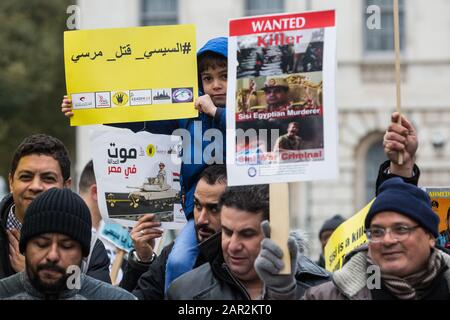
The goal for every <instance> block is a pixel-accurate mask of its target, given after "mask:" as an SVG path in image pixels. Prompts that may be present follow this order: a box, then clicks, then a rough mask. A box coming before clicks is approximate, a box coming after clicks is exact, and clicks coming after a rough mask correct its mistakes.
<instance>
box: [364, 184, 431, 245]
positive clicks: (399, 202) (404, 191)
mask: <svg viewBox="0 0 450 320" xmlns="http://www.w3.org/2000/svg"><path fill="white" fill-rule="evenodd" d="M383 211H394V212H397V213H399V214H402V215H404V216H407V217H408V218H411V219H413V220H414V221H416V222H417V223H418V224H419V225H420V226H421V227H422V228H424V229H425V230H427V231H429V232H430V233H431V234H432V235H433V236H434V237H436V238H437V237H438V236H439V233H438V226H439V217H438V216H437V214H435V213H434V212H433V210H431V200H430V197H429V196H428V194H427V193H426V192H425V191H423V190H422V189H420V188H418V187H416V186H415V185H412V184H410V183H406V182H404V181H403V179H401V178H398V177H395V178H391V179H388V180H387V181H385V182H383V183H382V184H381V186H380V189H379V193H378V196H377V198H376V199H375V201H374V202H373V204H372V206H371V207H370V210H369V212H368V213H367V216H366V220H365V223H364V225H365V227H366V229H367V228H369V227H370V222H371V221H372V219H373V217H374V216H375V215H376V214H377V213H380V212H383Z"/></svg>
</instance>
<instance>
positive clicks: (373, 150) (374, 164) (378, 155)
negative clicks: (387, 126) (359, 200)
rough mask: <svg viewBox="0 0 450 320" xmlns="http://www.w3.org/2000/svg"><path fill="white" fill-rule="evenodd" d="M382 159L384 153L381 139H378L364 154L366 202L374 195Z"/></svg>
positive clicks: (384, 157)
mask: <svg viewBox="0 0 450 320" xmlns="http://www.w3.org/2000/svg"><path fill="white" fill-rule="evenodd" d="M384 161H386V155H385V154H384V150H383V140H378V141H377V142H375V143H373V144H372V145H371V146H370V147H369V149H368V150H367V154H366V166H365V169H366V172H365V173H366V174H365V176H366V179H365V180H366V197H365V200H366V201H365V202H366V203H368V202H369V201H370V200H372V199H373V197H375V188H376V182H377V177H378V170H379V168H380V164H382V163H383V162H384Z"/></svg>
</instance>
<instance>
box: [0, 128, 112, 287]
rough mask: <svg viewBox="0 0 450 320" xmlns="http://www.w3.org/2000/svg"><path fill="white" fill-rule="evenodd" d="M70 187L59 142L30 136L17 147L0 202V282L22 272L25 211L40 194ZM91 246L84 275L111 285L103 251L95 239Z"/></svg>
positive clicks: (66, 155) (67, 161)
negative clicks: (22, 236) (22, 231)
mask: <svg viewBox="0 0 450 320" xmlns="http://www.w3.org/2000/svg"><path fill="white" fill-rule="evenodd" d="M71 184H72V178H71V176H70V157H69V153H68V151H67V149H66V147H65V146H64V144H63V143H62V142H61V141H60V140H59V139H57V138H55V137H52V136H49V135H47V134H33V135H31V136H28V137H26V138H25V139H24V140H23V141H22V143H21V144H20V145H19V146H18V147H17V149H16V151H15V152H14V155H13V158H12V161H11V168H10V172H9V189H10V191H11V192H10V193H9V194H7V195H6V196H5V197H4V198H3V199H2V200H1V201H0V279H1V278H6V277H9V276H11V275H13V274H15V273H17V272H21V271H23V270H24V269H25V258H24V256H23V255H22V254H20V252H19V251H20V250H19V239H20V233H21V229H22V223H23V220H24V218H25V210H26V209H27V207H28V206H29V205H30V203H31V202H32V201H33V200H34V199H35V198H36V197H37V196H38V195H39V194H41V193H42V192H44V191H46V190H48V189H50V188H70V187H71ZM93 243H94V244H93V245H92V250H91V253H90V255H89V257H88V258H87V259H86V263H85V264H84V266H83V272H85V273H86V274H87V275H89V276H91V277H93V278H95V279H98V280H102V281H105V282H108V283H111V279H110V277H109V269H108V267H109V259H108V256H107V254H106V251H105V247H104V246H103V244H102V242H101V241H100V240H98V239H97V240H96V241H95V239H93Z"/></svg>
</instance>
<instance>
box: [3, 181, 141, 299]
mask: <svg viewBox="0 0 450 320" xmlns="http://www.w3.org/2000/svg"><path fill="white" fill-rule="evenodd" d="M91 228H92V222H91V216H90V213H89V208H88V207H87V205H86V204H85V203H84V201H83V199H81V197H80V196H78V195H77V194H75V193H73V192H72V191H71V190H69V189H58V188H51V189H49V190H48V191H45V192H44V193H42V194H40V195H39V196H37V197H36V199H34V201H33V202H31V204H30V205H29V206H28V208H27V210H26V214H25V219H24V222H23V225H22V232H21V237H20V243H19V249H20V252H21V253H22V254H23V255H24V256H25V271H22V272H19V273H16V274H14V275H12V276H10V277H8V278H5V279H2V280H0V298H1V299H8V300H57V299H58V300H135V299H136V298H135V297H134V296H133V295H132V294H130V293H128V292H126V291H125V290H123V289H120V288H115V287H113V286H111V285H110V284H107V283H105V282H102V281H99V280H96V279H94V278H91V277H89V276H87V275H85V274H83V273H82V272H81V264H82V261H83V258H84V257H87V256H88V255H89V251H90V245H91Z"/></svg>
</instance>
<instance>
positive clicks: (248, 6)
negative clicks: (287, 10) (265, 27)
mask: <svg viewBox="0 0 450 320" xmlns="http://www.w3.org/2000/svg"><path fill="white" fill-rule="evenodd" d="M280 12H284V1H283V0H279V1H274V0H246V1H245V15H246V16H257V15H262V14H270V13H280Z"/></svg>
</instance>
